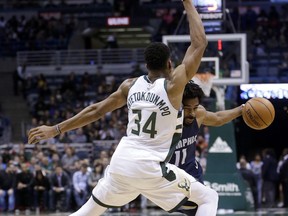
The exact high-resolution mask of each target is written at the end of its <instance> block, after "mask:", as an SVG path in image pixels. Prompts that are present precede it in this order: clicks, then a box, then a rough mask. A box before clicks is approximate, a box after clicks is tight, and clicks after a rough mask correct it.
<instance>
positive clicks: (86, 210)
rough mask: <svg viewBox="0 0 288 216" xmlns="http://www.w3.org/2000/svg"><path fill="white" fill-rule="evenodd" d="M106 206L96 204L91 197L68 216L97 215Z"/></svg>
mask: <svg viewBox="0 0 288 216" xmlns="http://www.w3.org/2000/svg"><path fill="white" fill-rule="evenodd" d="M106 209H107V208H106V207H103V206H100V205H98V204H97V203H96V202H95V201H94V200H93V198H92V197H90V199H89V200H88V201H87V202H86V203H85V204H84V205H83V206H82V207H81V208H80V209H79V210H78V211H76V212H75V213H73V214H71V215H70V216H98V215H101V214H103V213H104V212H105V211H106Z"/></svg>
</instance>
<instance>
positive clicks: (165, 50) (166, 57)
mask: <svg viewBox="0 0 288 216" xmlns="http://www.w3.org/2000/svg"><path fill="white" fill-rule="evenodd" d="M144 58H145V62H146V67H147V69H148V70H149V71H152V72H157V71H158V72H164V71H166V70H167V69H170V68H171V61H170V50H169V47H168V46H167V45H165V44H164V43H161V42H153V43H151V44H149V45H148V46H147V47H146V49H145V51H144Z"/></svg>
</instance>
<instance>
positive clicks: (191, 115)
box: [183, 98, 199, 125]
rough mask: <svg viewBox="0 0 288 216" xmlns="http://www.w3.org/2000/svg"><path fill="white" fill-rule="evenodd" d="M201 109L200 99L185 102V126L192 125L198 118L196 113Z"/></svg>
mask: <svg viewBox="0 0 288 216" xmlns="http://www.w3.org/2000/svg"><path fill="white" fill-rule="evenodd" d="M198 107H199V99H198V98H193V99H186V100H184V101H183V109H184V125H190V124H192V122H193V120H194V119H195V118H196V111H197V108H198Z"/></svg>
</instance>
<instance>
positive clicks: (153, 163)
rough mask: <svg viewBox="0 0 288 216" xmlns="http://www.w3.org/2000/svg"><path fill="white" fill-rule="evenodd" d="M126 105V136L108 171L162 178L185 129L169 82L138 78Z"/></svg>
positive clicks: (143, 77) (145, 77) (144, 77)
mask: <svg viewBox="0 0 288 216" xmlns="http://www.w3.org/2000/svg"><path fill="white" fill-rule="evenodd" d="M127 106H128V110H129V114H128V125H127V136H126V137H123V138H122V139H121V141H120V143H119V145H118V147H117V149H116V151H115V152H114V154H113V157H112V159H111V166H110V169H109V170H110V171H111V172H112V173H118V174H122V175H127V176H133V177H142V178H143V177H147V178H148V177H151V176H152V175H153V176H155V175H163V164H165V163H166V162H167V161H168V160H169V159H170V157H171V154H172V153H173V152H174V148H175V147H174V146H176V144H177V142H178V140H179V139H180V136H181V128H182V120H180V121H179V118H178V117H179V116H178V114H179V112H178V110H176V109H175V108H174V107H173V106H172V104H171V103H170V101H169V99H168V95H167V91H166V80H165V79H164V78H160V79H157V80H156V81H155V82H154V83H151V82H150V81H149V79H148V77H147V76H146V75H145V76H141V77H139V78H138V79H137V80H136V81H135V83H134V84H133V85H132V86H131V88H130V90H129V93H128V97H127ZM177 118H178V119H177ZM181 119H182V118H181ZM177 129H178V131H177ZM175 132H176V133H175ZM161 162H163V163H161ZM160 164H161V166H160Z"/></svg>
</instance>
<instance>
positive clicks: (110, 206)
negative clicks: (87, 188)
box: [91, 194, 121, 208]
mask: <svg viewBox="0 0 288 216" xmlns="http://www.w3.org/2000/svg"><path fill="white" fill-rule="evenodd" d="M91 196H92V198H93V200H94V202H96V203H97V204H98V205H100V206H102V207H105V208H121V206H112V205H106V204H104V203H102V202H101V201H100V200H98V199H97V198H96V197H95V196H94V195H93V194H92V195H91Z"/></svg>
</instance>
